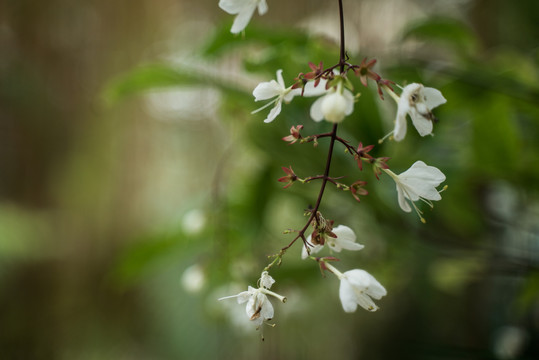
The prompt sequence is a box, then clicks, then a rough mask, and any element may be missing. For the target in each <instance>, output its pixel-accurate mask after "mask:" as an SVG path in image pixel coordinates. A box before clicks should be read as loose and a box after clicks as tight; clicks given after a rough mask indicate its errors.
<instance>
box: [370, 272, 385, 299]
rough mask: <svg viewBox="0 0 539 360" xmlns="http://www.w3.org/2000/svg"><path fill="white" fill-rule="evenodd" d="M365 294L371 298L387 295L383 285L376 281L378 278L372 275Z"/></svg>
mask: <svg viewBox="0 0 539 360" xmlns="http://www.w3.org/2000/svg"><path fill="white" fill-rule="evenodd" d="M369 275H370V274H369ZM367 295H369V296H370V297H372V298H373V299H376V300H380V299H381V298H382V296H386V295H387V290H386V288H385V287H383V286H382V284H380V283H379V282H378V280H376V279H375V278H374V276H372V275H371V283H370V284H369V288H368V289H367Z"/></svg>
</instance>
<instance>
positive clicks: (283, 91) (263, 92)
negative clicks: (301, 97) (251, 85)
mask: <svg viewBox="0 0 539 360" xmlns="http://www.w3.org/2000/svg"><path fill="white" fill-rule="evenodd" d="M282 74H283V70H281V69H279V70H277V81H275V80H271V81H268V82H262V83H260V84H258V85H257V87H256V88H255V89H254V90H253V96H254V97H255V101H260V100H268V99H272V98H275V99H274V100H272V101H270V102H269V103H267V104H266V105H264V106H262V107H261V108H259V109H257V110H255V111H253V112H252V114H255V113H257V112H259V111H260V110H264V109H265V108H267V107H269V106H270V105H272V104H275V106H274V107H273V109H271V111H270V112H269V114H268V117H267V118H266V119H265V120H264V122H265V123H269V122H272V121H273V120H274V119H275V118H276V117H277V115H279V114H280V113H281V107H282V102H283V101H285V102H287V103H289V102H290V101H292V98H293V97H294V96H295V95H298V94H300V93H301V89H292V87H288V88H286V87H285V86H284V80H283V75H282Z"/></svg>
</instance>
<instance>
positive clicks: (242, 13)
mask: <svg viewBox="0 0 539 360" xmlns="http://www.w3.org/2000/svg"><path fill="white" fill-rule="evenodd" d="M219 7H220V8H221V9H223V10H224V11H226V12H227V13H229V14H231V15H236V14H237V16H236V18H235V19H234V23H233V24H232V28H231V29H230V32H231V33H233V34H237V33H240V32H242V31H243V29H245V27H246V26H247V24H249V21H250V20H251V17H253V14H254V12H255V9H256V8H258V14H259V15H264V14H265V13H266V12H267V11H268V4H267V3H266V0H220V1H219Z"/></svg>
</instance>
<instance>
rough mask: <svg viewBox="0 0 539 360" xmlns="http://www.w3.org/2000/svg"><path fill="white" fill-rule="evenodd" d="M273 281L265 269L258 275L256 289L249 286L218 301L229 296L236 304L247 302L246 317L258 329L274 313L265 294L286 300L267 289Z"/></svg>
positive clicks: (223, 298)
mask: <svg viewBox="0 0 539 360" xmlns="http://www.w3.org/2000/svg"><path fill="white" fill-rule="evenodd" d="M273 283H275V280H274V279H273V278H272V277H271V276H270V275H269V274H268V272H267V271H264V272H262V275H261V276H260V279H259V288H258V289H256V288H254V287H252V286H249V287H248V288H247V291H242V292H240V293H239V294H237V295H232V296H225V297H222V298H220V299H218V300H219V301H220V300H225V299H230V298H237V300H238V304H243V303H247V304H246V306H245V312H246V314H247V317H248V318H249V320H251V321H252V322H253V323H254V324H255V325H256V328H257V329H258V328H259V327H260V325H262V323H263V322H264V321H268V320H271V319H272V318H273V314H274V310H273V305H272V304H271V302H270V301H269V299H268V297H267V296H266V295H271V296H274V297H276V298H277V299H279V300H280V301H282V302H286V298H285V297H284V296H281V295H279V294H276V293H274V292H273V291H270V290H269V288H270V287H271V286H272V285H273Z"/></svg>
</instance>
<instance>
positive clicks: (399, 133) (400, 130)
mask: <svg viewBox="0 0 539 360" xmlns="http://www.w3.org/2000/svg"><path fill="white" fill-rule="evenodd" d="M405 135H406V111H404V110H401V109H400V107H399V110H398V113H397V119H395V129H394V130H393V139H395V141H401V140H402V139H404V136H405Z"/></svg>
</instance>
